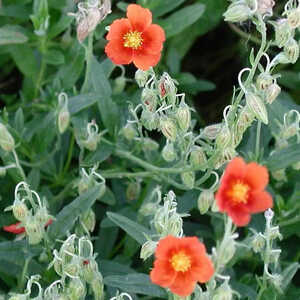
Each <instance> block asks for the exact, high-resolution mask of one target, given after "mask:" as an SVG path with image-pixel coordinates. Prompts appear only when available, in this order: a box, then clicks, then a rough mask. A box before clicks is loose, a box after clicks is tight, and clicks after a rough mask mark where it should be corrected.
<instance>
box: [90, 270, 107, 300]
mask: <svg viewBox="0 0 300 300" xmlns="http://www.w3.org/2000/svg"><path fill="white" fill-rule="evenodd" d="M91 288H92V290H93V293H94V299H96V300H103V299H104V292H103V289H104V285H103V279H102V275H101V274H100V273H99V272H98V273H97V276H96V277H95V278H94V280H93V281H92V282H91Z"/></svg>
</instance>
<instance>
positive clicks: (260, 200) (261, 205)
mask: <svg viewBox="0 0 300 300" xmlns="http://www.w3.org/2000/svg"><path fill="white" fill-rule="evenodd" d="M247 207H248V208H249V210H250V211H251V213H258V212H262V211H265V210H267V209H268V208H272V207H273V199H272V196H271V195H270V194H269V193H268V192H266V191H258V192H253V193H251V195H250V197H249V201H248V203H247Z"/></svg>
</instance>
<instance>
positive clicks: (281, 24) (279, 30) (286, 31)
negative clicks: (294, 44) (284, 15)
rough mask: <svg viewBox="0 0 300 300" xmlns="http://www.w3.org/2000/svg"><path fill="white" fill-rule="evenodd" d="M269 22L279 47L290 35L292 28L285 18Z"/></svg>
mask: <svg viewBox="0 0 300 300" xmlns="http://www.w3.org/2000/svg"><path fill="white" fill-rule="evenodd" d="M270 23H271V24H272V25H273V26H274V27H275V43H276V44H277V46H278V47H279V48H282V47H283V46H284V45H285V44H286V43H287V41H288V40H289V39H290V38H291V37H292V30H291V28H290V27H289V24H288V22H287V20H286V19H280V20H278V21H277V22H270Z"/></svg>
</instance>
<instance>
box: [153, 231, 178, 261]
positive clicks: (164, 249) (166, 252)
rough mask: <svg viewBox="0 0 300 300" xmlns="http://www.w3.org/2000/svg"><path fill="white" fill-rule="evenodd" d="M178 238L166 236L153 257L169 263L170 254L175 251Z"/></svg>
mask: <svg viewBox="0 0 300 300" xmlns="http://www.w3.org/2000/svg"><path fill="white" fill-rule="evenodd" d="M177 245H178V238H176V237H174V236H172V235H168V236H166V237H165V238H163V239H161V240H160V241H159V243H158V245H157V247H156V250H155V257H156V258H157V259H161V260H167V261H169V259H170V257H171V254H172V252H174V251H175V250H176V249H177Z"/></svg>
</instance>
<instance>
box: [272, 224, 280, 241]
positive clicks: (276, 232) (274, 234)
mask: <svg viewBox="0 0 300 300" xmlns="http://www.w3.org/2000/svg"><path fill="white" fill-rule="evenodd" d="M269 236H270V239H272V240H275V239H280V240H281V239H282V235H281V233H280V231H279V226H273V227H271V228H270V231H269Z"/></svg>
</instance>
